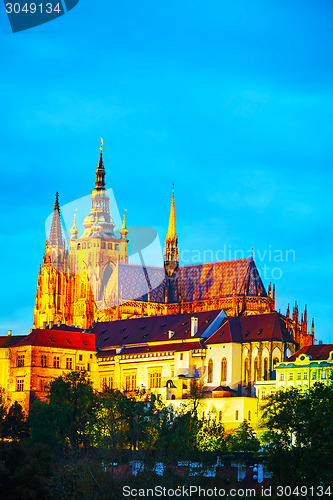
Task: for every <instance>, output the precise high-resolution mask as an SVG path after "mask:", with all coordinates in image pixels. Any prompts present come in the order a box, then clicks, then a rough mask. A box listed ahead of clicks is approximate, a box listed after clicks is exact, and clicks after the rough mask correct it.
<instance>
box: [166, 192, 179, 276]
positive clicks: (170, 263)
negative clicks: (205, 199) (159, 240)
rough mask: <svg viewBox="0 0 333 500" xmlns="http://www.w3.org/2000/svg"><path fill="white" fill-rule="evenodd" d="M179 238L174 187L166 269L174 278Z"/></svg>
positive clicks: (167, 241) (167, 239)
mask: <svg viewBox="0 0 333 500" xmlns="http://www.w3.org/2000/svg"><path fill="white" fill-rule="evenodd" d="M178 259H179V252H178V237H177V233H176V210H175V186H174V184H173V185H172V198H171V208H170V217H169V226H168V234H167V236H166V240H165V251H164V267H165V270H166V273H167V274H168V276H170V277H171V276H172V275H173V274H174V272H175V270H176V269H177V268H178V264H179V262H178Z"/></svg>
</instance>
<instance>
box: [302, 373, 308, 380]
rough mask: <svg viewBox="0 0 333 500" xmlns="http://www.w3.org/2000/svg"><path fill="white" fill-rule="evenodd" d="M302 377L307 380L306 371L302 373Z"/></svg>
mask: <svg viewBox="0 0 333 500" xmlns="http://www.w3.org/2000/svg"><path fill="white" fill-rule="evenodd" d="M303 379H304V380H307V379H308V374H307V372H304V374H303Z"/></svg>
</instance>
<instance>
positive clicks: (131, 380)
mask: <svg viewBox="0 0 333 500" xmlns="http://www.w3.org/2000/svg"><path fill="white" fill-rule="evenodd" d="M125 388H126V391H135V389H136V375H126V378H125Z"/></svg>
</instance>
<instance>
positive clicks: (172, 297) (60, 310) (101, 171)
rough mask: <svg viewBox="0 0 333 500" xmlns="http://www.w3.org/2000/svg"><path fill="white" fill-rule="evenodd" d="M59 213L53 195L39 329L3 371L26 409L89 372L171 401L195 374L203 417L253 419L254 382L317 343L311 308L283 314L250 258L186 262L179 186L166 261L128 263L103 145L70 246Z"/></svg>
mask: <svg viewBox="0 0 333 500" xmlns="http://www.w3.org/2000/svg"><path fill="white" fill-rule="evenodd" d="M61 220H62V217H61V211H60V207H59V199H58V194H57V195H56V202H55V205H54V211H53V216H52V224H51V229H50V234H49V237H48V239H47V242H46V248H45V253H44V256H43V264H42V266H41V267H40V270H39V276H38V284H37V294H36V303H35V314H34V325H33V329H32V330H31V332H30V334H29V335H27V336H25V337H22V338H17V339H16V341H15V343H11V344H10V356H9V355H8V358H6V362H7V363H8V367H7V368H8V369H7V368H6V369H5V370H4V371H3V373H8V370H9V379H8V380H7V379H6V380H5V378H6V377H5V376H3V377H2V378H3V379H4V380H1V384H2V386H3V387H6V389H7V397H8V400H9V401H18V402H20V403H21V404H22V405H23V406H24V408H25V409H26V410H27V411H28V410H29V407H30V404H31V403H32V402H33V401H34V400H35V399H36V398H37V399H40V400H45V398H46V395H47V387H48V385H49V383H50V381H52V380H53V379H55V378H56V377H58V376H60V375H61V374H62V373H64V372H65V373H66V372H68V371H70V370H85V371H86V372H87V373H88V374H89V376H90V378H91V381H92V384H93V387H94V388H95V389H96V390H103V389H105V388H107V387H108V388H117V389H120V390H124V391H127V392H130V393H134V392H135V391H136V390H137V389H142V388H145V389H146V396H147V398H152V397H157V398H162V399H163V400H164V401H165V402H166V403H167V404H171V405H172V406H173V407H174V408H177V406H179V405H180V404H181V403H182V402H183V401H184V400H186V399H187V398H188V397H189V391H190V385H191V380H192V379H198V380H200V381H201V382H202V386H203V391H204V395H205V397H204V404H203V406H202V416H204V415H205V413H206V412H210V413H215V415H216V416H218V418H219V420H221V421H222V422H223V425H225V426H226V427H227V428H228V427H233V426H235V425H237V424H238V423H240V422H241V421H243V419H248V420H250V421H252V422H255V421H256V418H257V412H258V407H257V404H258V399H257V398H256V397H255V396H256V393H255V387H256V384H257V385H258V384H260V382H264V383H266V384H269V382H270V381H272V380H274V378H275V370H276V367H277V366H278V363H281V362H284V361H285V360H286V359H287V358H288V357H289V356H291V355H293V354H294V353H295V352H296V351H297V349H298V348H304V347H306V346H311V345H312V344H313V343H314V326H313V322H312V329H311V333H309V332H308V324H307V310H306V308H305V311H304V314H303V315H302V317H301V320H299V312H298V307H297V304H295V307H294V309H293V312H292V314H290V310H289V306H288V310H287V313H286V314H285V315H283V314H280V313H279V312H277V311H275V287H274V286H273V287H271V285H270V284H269V288H268V291H266V289H265V287H264V284H263V282H262V280H261V278H260V276H259V273H258V270H257V268H256V265H255V263H254V260H253V259H252V258H249V259H242V260H234V261H225V262H215V263H209V264H201V265H193V266H185V267H182V266H180V265H179V248H178V237H177V233H176V213H175V196H174V192H172V200H171V210H170V218H169V226H168V233H167V236H166V241H165V251H164V267H161V268H159V267H151V266H146V265H141V266H140V265H134V264H130V263H129V262H128V244H129V243H130V242H131V231H130V230H128V229H127V227H126V220H125V216H124V219H123V223H122V227H121V228H120V230H119V233H116V232H115V224H114V221H113V219H112V214H111V213H110V207H109V196H108V193H107V190H106V188H105V168H104V164H103V152H102V147H101V151H100V157H99V162H98V166H97V170H96V182H95V187H94V189H93V191H92V195H91V210H90V213H89V214H87V216H86V217H85V219H84V222H83V226H84V230H83V232H82V234H81V236H80V235H79V229H78V227H77V225H76V220H75V216H74V223H73V227H72V228H71V230H70V234H71V237H70V239H69V241H68V243H67V242H66V240H65V238H64V231H63V229H62V224H61ZM4 345H6V346H8V345H9V343H8V342H5V344H4ZM7 350H8V349H7ZM3 362H5V360H4V361H3ZM6 370H7V372H6Z"/></svg>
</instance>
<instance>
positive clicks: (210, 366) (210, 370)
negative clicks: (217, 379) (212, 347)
mask: <svg viewBox="0 0 333 500" xmlns="http://www.w3.org/2000/svg"><path fill="white" fill-rule="evenodd" d="M212 382H213V360H212V359H210V360H209V361H208V379H207V383H208V384H211V383H212Z"/></svg>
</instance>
